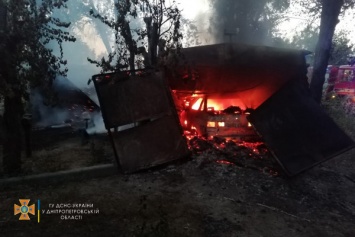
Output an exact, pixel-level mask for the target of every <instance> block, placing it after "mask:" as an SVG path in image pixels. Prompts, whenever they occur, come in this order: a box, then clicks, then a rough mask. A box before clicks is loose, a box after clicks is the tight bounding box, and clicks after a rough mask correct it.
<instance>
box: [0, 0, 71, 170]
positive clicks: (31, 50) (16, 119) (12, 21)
mask: <svg viewBox="0 0 355 237" xmlns="http://www.w3.org/2000/svg"><path fill="white" fill-rule="evenodd" d="M66 2H67V0H17V1H7V2H6V9H7V20H6V21H7V22H6V23H7V24H6V28H5V29H3V30H2V31H1V32H0V54H1V56H2V57H1V58H0V64H1V68H0V95H1V96H3V98H4V116H3V118H4V142H3V167H4V172H6V173H8V174H11V175H13V174H16V173H19V172H21V148H22V147H21V144H22V138H23V134H22V133H23V131H22V126H21V125H23V123H22V122H23V115H24V112H25V111H24V108H23V100H24V99H25V100H28V99H29V95H28V94H29V93H28V91H29V88H31V87H42V88H44V89H46V88H48V87H49V86H50V85H51V82H52V81H53V80H54V79H55V77H56V76H57V75H63V76H65V75H66V73H67V69H66V68H62V66H65V65H66V64H67V61H66V60H65V59H64V57H63V48H62V43H63V42H64V41H75V38H74V37H72V36H71V35H70V34H69V33H68V32H67V31H65V30H64V29H66V28H68V27H69V26H70V23H67V22H62V21H61V20H60V19H59V18H56V17H53V16H52V13H53V11H55V10H58V9H59V8H62V7H66ZM54 44H56V45H58V46H59V55H56V54H54V53H53V49H51V47H53V45H54ZM45 91H49V90H45ZM28 130H29V128H28V126H27V130H26V131H27V133H28Z"/></svg>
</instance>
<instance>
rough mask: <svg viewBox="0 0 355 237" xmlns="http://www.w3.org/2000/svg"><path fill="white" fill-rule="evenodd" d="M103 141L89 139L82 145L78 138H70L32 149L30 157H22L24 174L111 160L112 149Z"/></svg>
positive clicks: (53, 170) (90, 164) (79, 166)
mask: <svg viewBox="0 0 355 237" xmlns="http://www.w3.org/2000/svg"><path fill="white" fill-rule="evenodd" d="M110 149H111V147H110V146H109V144H107V143H106V142H104V141H96V140H91V141H90V142H89V143H87V144H85V145H82V144H81V140H80V139H79V138H71V139H68V140H66V141H63V142H60V143H57V144H56V145H55V146H51V147H46V148H45V149H41V150H38V151H34V152H33V155H32V157H30V158H24V159H23V165H22V167H23V172H24V173H25V174H38V173H46V172H56V171H61V170H71V169H76V168H82V167H88V166H92V165H96V164H102V163H109V162H111V161H112V159H111V157H110V156H111V155H112V149H111V150H110Z"/></svg>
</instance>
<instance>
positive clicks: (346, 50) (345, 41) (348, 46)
mask: <svg viewBox="0 0 355 237" xmlns="http://www.w3.org/2000/svg"><path fill="white" fill-rule="evenodd" d="M348 36H349V33H348V32H345V31H340V32H338V33H336V34H335V35H334V37H333V43H332V48H331V52H330V58H329V62H328V64H331V65H344V64H348V63H349V56H350V55H353V53H354V49H355V45H354V44H353V43H352V42H351V41H350V39H349V37H348Z"/></svg>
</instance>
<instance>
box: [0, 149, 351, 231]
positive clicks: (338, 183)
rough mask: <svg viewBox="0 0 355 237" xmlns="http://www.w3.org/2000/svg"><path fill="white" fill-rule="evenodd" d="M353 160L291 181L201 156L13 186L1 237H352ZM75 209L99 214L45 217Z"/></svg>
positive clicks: (339, 160)
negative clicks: (26, 209) (17, 209)
mask: <svg viewBox="0 0 355 237" xmlns="http://www.w3.org/2000/svg"><path fill="white" fill-rule="evenodd" d="M83 149H86V148H85V146H83ZM210 155H211V154H210ZM354 156H355V151H354V150H352V151H349V152H347V153H345V154H343V155H341V156H338V157H336V158H334V159H332V160H330V161H327V162H325V163H323V164H321V165H318V166H316V167H315V168H313V169H311V170H308V171H307V172H304V173H302V174H300V175H298V176H296V177H294V178H288V177H286V176H284V175H283V174H282V173H281V172H280V174H276V175H275V173H274V172H273V173H270V172H269V170H265V169H257V168H256V167H257V166H253V165H248V166H244V167H241V166H238V165H233V164H229V163H221V162H220V163H218V162H214V160H213V159H210V162H202V161H201V159H205V158H204V157H203V155H201V154H200V155H194V156H193V157H192V159H189V160H187V161H180V162H178V163H174V164H170V165H168V166H165V167H159V168H156V169H153V170H149V171H144V172H140V173H137V174H133V175H123V174H117V175H115V176H111V177H107V178H101V179H88V180H78V181H76V182H70V183H65V184H58V185H37V186H35V185H23V186H15V187H12V188H7V189H6V190H2V191H1V194H0V200H1V202H0V203H1V204H0V236H34V235H37V236H84V235H86V236H99V235H100V236H211V237H212V236H216V237H217V236H218V237H219V236H223V237H224V236H289V237H291V236H314V237H318V236H332V237H333V236H349V237H351V236H354V235H355V199H354V197H355V172H354V159H353V157H354ZM267 164H268V165H270V163H267ZM260 167H261V166H260ZM274 168H275V169H277V167H274ZM19 199H30V200H31V201H30V204H31V202H32V203H35V204H36V205H38V204H37V202H38V200H40V205H41V210H42V211H43V210H44V211H45V213H42V214H41V215H40V222H39V223H38V220H37V218H38V215H37V216H30V217H31V220H30V221H19V220H18V218H19V216H18V215H17V216H15V215H14V212H13V211H14V209H13V207H14V204H19ZM74 203H80V204H89V205H92V206H91V208H94V209H95V210H99V213H96V214H87V215H82V217H81V218H82V219H80V220H63V219H62V218H64V217H63V216H64V215H61V214H48V213H46V212H47V211H48V210H49V209H51V206H50V204H54V205H55V206H57V205H59V206H57V207H58V208H59V209H60V207H63V205H64V204H72V205H73V204H74ZM37 207H38V206H37ZM64 209H65V208H64ZM81 209H82V208H81ZM46 210H47V211H46ZM70 216H72V215H70Z"/></svg>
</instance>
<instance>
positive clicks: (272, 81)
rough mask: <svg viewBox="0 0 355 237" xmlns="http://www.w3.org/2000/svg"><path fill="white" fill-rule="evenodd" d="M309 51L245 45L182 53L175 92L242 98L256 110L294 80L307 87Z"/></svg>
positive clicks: (173, 84)
mask: <svg viewBox="0 0 355 237" xmlns="http://www.w3.org/2000/svg"><path fill="white" fill-rule="evenodd" d="M308 53H309V52H308V51H303V50H292V49H282V48H274V47H267V46H254V45H245V44H217V45H207V46H198V47H191V48H185V49H182V55H183V58H184V59H183V62H182V64H181V66H180V68H179V76H177V77H176V76H175V77H174V76H172V75H171V74H168V75H167V77H168V78H169V84H170V88H171V89H172V90H177V91H184V92H191V93H203V94H208V96H209V97H210V98H211V97H221V96H222V97H230V98H239V99H241V100H242V101H243V103H244V104H245V105H246V106H247V107H249V108H256V107H258V106H259V105H261V104H262V103H263V102H264V101H265V100H266V99H267V98H269V97H270V96H271V95H272V94H274V93H275V92H276V91H277V90H279V89H280V88H281V87H282V86H283V85H284V84H285V83H286V82H287V81H289V80H291V79H296V80H301V81H304V82H305V83H306V82H307V79H306V72H307V71H306V70H307V69H306V62H305V55H307V54H308Z"/></svg>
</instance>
